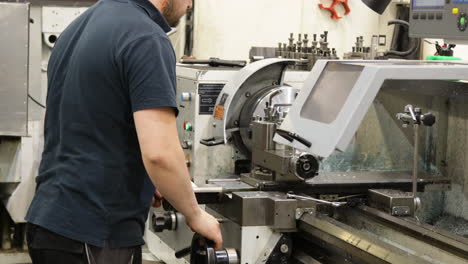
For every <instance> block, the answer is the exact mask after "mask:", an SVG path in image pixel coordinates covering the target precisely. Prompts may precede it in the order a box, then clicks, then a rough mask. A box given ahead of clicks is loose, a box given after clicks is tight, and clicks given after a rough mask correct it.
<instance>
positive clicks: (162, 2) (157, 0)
mask: <svg viewBox="0 0 468 264" xmlns="http://www.w3.org/2000/svg"><path fill="white" fill-rule="evenodd" d="M148 1H149V2H150V3H152V4H153V5H154V6H155V7H156V8H157V9H158V10H159V12H161V13H162V11H163V9H164V8H165V7H166V5H167V0H148Z"/></svg>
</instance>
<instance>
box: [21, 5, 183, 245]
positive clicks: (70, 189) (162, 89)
mask: <svg viewBox="0 0 468 264" xmlns="http://www.w3.org/2000/svg"><path fill="white" fill-rule="evenodd" d="M169 30H170V27H169V25H168V24H167V22H166V20H165V19H164V17H163V16H162V15H161V14H160V13H159V12H158V10H157V9H156V8H155V7H154V6H153V5H152V4H151V3H150V2H148V1H147V0H101V1H99V2H98V3H96V4H95V5H94V6H93V7H91V8H89V9H88V10H87V11H86V12H85V13H83V14H82V15H81V16H80V17H79V18H77V19H76V20H75V21H74V22H73V23H72V24H71V25H70V26H69V27H68V28H67V29H66V30H65V31H64V32H63V33H62V34H61V36H60V38H59V39H58V41H57V42H56V44H55V47H54V49H53V51H52V55H51V58H50V61H49V68H48V89H49V90H48V96H47V113H46V118H45V132H44V133H45V146H44V152H43V155H42V162H41V165H40V168H39V175H38V176H37V180H36V182H37V190H36V195H35V197H34V200H33V202H32V204H31V207H30V209H29V212H28V215H27V217H26V219H27V221H29V222H31V223H33V224H36V225H39V226H42V227H44V228H46V229H48V230H50V231H52V232H55V233H58V234H60V235H62V236H65V237H68V238H70V239H74V240H78V241H81V242H84V243H89V244H91V245H94V246H98V247H111V248H116V247H131V246H136V245H141V244H143V243H144V241H143V234H144V228H145V220H146V218H147V215H148V211H149V207H150V204H151V198H152V196H153V194H154V186H153V184H152V183H151V181H150V178H149V177H148V175H147V173H146V171H145V168H144V166H143V161H142V157H141V153H140V148H139V144H138V139H137V134H136V130H135V124H134V120H133V113H134V112H136V111H139V110H143V109H149V108H157V107H173V108H176V107H177V106H176V99H175V94H176V91H175V89H176V83H175V80H176V76H175V63H176V58H175V55H174V51H173V48H172V46H171V43H170V42H169V40H168V38H167V37H166V32H168V31H169ZM154 133H155V136H157V133H158V131H154Z"/></svg>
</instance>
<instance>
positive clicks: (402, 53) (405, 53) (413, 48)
mask: <svg viewBox="0 0 468 264" xmlns="http://www.w3.org/2000/svg"><path fill="white" fill-rule="evenodd" d="M388 25H389V26H391V25H399V26H402V27H405V28H407V29H408V30H409V27H410V24H409V23H408V22H407V21H404V20H400V19H394V20H390V21H388ZM420 45H421V39H412V40H411V47H410V48H409V49H408V50H407V51H397V50H389V51H387V52H385V56H388V55H394V56H399V57H405V56H408V55H410V54H411V53H413V52H415V51H416V50H417V49H418V48H419V46H420Z"/></svg>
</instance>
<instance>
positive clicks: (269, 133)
mask: <svg viewBox="0 0 468 264" xmlns="http://www.w3.org/2000/svg"><path fill="white" fill-rule="evenodd" d="M250 119H252V118H250ZM249 126H252V130H251V134H252V141H253V142H254V144H252V145H251V146H252V147H253V149H252V151H253V152H255V151H265V150H274V149H275V145H276V144H275V142H274V141H273V136H274V135H275V131H276V124H275V123H272V122H262V121H255V122H253V123H251V124H249ZM254 155H255V154H254Z"/></svg>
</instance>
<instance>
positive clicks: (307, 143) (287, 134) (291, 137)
mask: <svg viewBox="0 0 468 264" xmlns="http://www.w3.org/2000/svg"><path fill="white" fill-rule="evenodd" d="M276 133H277V134H278V135H280V136H281V137H283V138H285V139H286V140H287V141H289V142H293V141H294V140H296V141H297V142H299V143H301V144H302V145H304V146H306V147H308V148H310V147H311V146H312V143H310V141H308V140H307V139H305V138H303V137H301V136H299V135H298V134H296V133H292V132H289V131H286V130H282V129H276Z"/></svg>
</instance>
